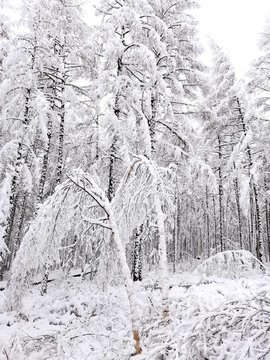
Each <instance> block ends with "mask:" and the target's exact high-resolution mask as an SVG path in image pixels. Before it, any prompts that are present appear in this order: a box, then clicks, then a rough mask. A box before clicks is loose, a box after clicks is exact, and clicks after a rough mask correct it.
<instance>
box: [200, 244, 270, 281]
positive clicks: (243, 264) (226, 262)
mask: <svg viewBox="0 0 270 360" xmlns="http://www.w3.org/2000/svg"><path fill="white" fill-rule="evenodd" d="M254 270H257V271H263V272H266V268H265V267H264V265H263V264H262V263H261V262H260V261H259V260H258V259H257V258H255V257H254V256H253V255H252V254H251V253H250V252H249V251H246V250H237V251H235V250H227V251H223V252H220V253H218V254H216V255H214V256H211V257H210V258H208V259H206V260H205V261H204V262H203V263H202V264H200V265H199V266H197V268H196V269H195V272H194V273H195V274H200V275H202V274H205V275H206V276H212V275H216V276H220V277H227V278H236V277H241V276H243V275H244V274H246V275H248V274H250V273H252V272H254Z"/></svg>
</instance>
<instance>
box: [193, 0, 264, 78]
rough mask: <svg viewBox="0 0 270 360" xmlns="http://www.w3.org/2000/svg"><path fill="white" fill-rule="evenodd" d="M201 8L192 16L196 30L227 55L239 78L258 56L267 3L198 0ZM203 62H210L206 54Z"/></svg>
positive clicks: (245, 0) (234, 0) (238, 0)
mask: <svg viewBox="0 0 270 360" xmlns="http://www.w3.org/2000/svg"><path fill="white" fill-rule="evenodd" d="M200 4H201V8H200V9H199V10H196V11H195V12H194V15H195V16H196V17H197V19H198V20H199V21H200V24H199V30H200V31H201V32H202V34H205V35H208V36H210V37H211V38H212V39H213V40H214V41H215V42H216V43H217V44H218V45H219V46H220V47H223V48H224V49H225V50H227V51H228V52H229V54H230V57H231V61H232V64H233V65H234V67H235V70H236V73H237V75H238V77H242V76H243V75H244V74H245V72H246V71H247V70H248V68H249V64H250V62H252V60H254V58H256V57H258V56H259V51H258V49H257V42H258V38H259V33H260V32H262V29H263V25H264V23H265V20H266V17H267V15H268V13H270V0H200ZM203 42H205V43H206V40H205V39H204V41H203ZM203 58H204V59H205V61H209V60H208V58H207V54H206V55H204V57H203Z"/></svg>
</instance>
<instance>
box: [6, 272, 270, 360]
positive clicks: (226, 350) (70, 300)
mask: <svg viewBox="0 0 270 360" xmlns="http://www.w3.org/2000/svg"><path fill="white" fill-rule="evenodd" d="M158 280H159V279H158V278H157V277H156V276H151V275H149V277H148V278H147V279H144V280H143V281H142V282H141V283H136V284H135V293H136V298H137V307H138V311H139V314H140V319H141V320H140V342H141V348H142V353H141V354H140V355H136V359H137V360H146V359H147V360H148V359H149V360H150V359H156V360H162V359H165V358H166V359H169V360H170V359H181V360H186V359H196V360H200V359H209V360H210V359H220V360H221V359H222V360H223V359H235V360H236V359H237V360H240V359H270V281H269V280H270V278H269V276H268V275H266V274H262V273H260V271H259V270H254V271H252V269H251V270H250V271H249V272H248V274H247V273H244V274H241V273H237V271H235V269H234V271H233V272H232V273H231V274H230V276H228V274H227V275H226V277H221V276H217V275H215V274H213V275H212V276H207V275H206V274H199V273H198V272H197V273H194V272H185V273H184V272H182V273H181V274H174V275H171V276H170V293H169V302H170V319H171V322H170V324H169V326H168V327H167V328H164V326H163V322H162V316H161V314H162V312H161V291H160V287H159V281H158ZM6 295H7V292H6V290H4V291H1V292H0V360H2V359H3V360H4V359H5V360H6V359H9V360H21V359H25V360H28V359H30V360H31V359H33V360H36V359H42V360H45V359H63V360H64V359H76V360H84V359H85V360H86V359H90V360H99V359H102V360H103V359H106V360H109V359H110V360H112V359H115V360H116V359H117V360H118V359H121V360H124V359H132V358H134V357H135V356H134V341H133V339H132V331H131V322H130V310H129V306H128V300H127V295H126V292H125V288H124V286H120V285H118V286H103V287H102V286H99V284H98V283H97V282H95V281H92V282H90V281H89V280H88V279H85V280H81V279H80V278H79V277H70V278H67V279H63V278H62V279H61V278H60V279H59V280H55V281H53V282H50V283H49V285H48V293H47V294H46V295H45V296H40V285H35V286H32V287H31V288H30V290H29V291H28V293H27V295H26V296H25V298H24V301H23V308H22V309H21V312H6V311H5V300H7V301H8V299H6V298H5V297H6ZM268 351H269V353H268Z"/></svg>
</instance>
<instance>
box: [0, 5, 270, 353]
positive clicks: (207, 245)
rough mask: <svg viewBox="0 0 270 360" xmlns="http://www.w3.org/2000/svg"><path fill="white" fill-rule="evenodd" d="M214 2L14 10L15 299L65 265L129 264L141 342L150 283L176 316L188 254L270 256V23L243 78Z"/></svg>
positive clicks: (8, 231)
mask: <svg viewBox="0 0 270 360" xmlns="http://www.w3.org/2000/svg"><path fill="white" fill-rule="evenodd" d="M6 5H7V4H5V1H3V0H2V1H1V6H2V7H3V8H4V7H5V6H6ZM198 5H199V2H197V1H195V0H186V1H178V2H174V1H171V0H166V1H151V0H149V1H147V0H137V1H135V0H134V1H118V0H112V1H108V0H102V1H100V3H99V4H97V5H96V11H97V14H98V15H99V16H100V17H101V18H100V23H99V24H97V25H93V26H91V25H89V24H88V23H87V22H85V20H84V17H83V10H82V7H81V6H80V4H77V3H76V1H73V0H51V1H46V0H36V1H30V0H29V1H24V2H23V3H22V7H21V9H20V19H19V20H18V21H17V22H16V23H12V22H11V20H10V19H9V18H8V17H6V16H4V15H3V14H1V17H0V25H1V43H0V46H1V49H0V50H1V51H0V93H1V98H0V101H1V102H0V148H1V150H0V159H1V160H0V181H1V186H0V193H1V197H0V203H1V206H0V247H1V279H2V280H3V279H4V280H9V281H10V285H9V288H8V293H7V294H8V295H7V304H8V309H9V311H15V310H16V309H19V308H20V307H21V302H22V299H23V294H24V291H25V289H27V288H28V286H29V285H30V284H31V283H33V282H34V281H35V276H37V274H40V273H42V274H43V281H42V289H41V293H42V294H43V295H44V294H46V292H47V282H48V279H49V276H50V275H49V273H50V272H51V271H55V270H58V269H60V268H61V269H62V270H63V272H64V273H65V274H69V273H70V272H71V271H72V270H73V269H77V268H81V269H82V276H83V277H84V276H85V274H86V273H87V274H88V275H89V276H90V278H91V279H93V278H95V277H96V276H97V277H98V276H99V277H101V278H102V279H103V280H104V279H107V278H108V277H113V276H112V274H117V273H118V271H120V273H121V276H122V280H123V283H124V284H125V288H126V291H127V296H128V303H129V306H130V309H131V323H132V332H133V338H134V340H135V349H136V353H137V354H140V352H141V348H140V346H141V345H140V343H139V332H140V331H139V325H138V322H139V315H138V314H137V311H136V301H135V295H134V282H137V281H142V280H143V279H145V278H147V276H148V273H150V272H151V271H153V270H155V269H158V271H159V274H160V275H159V276H160V279H159V282H160V288H161V303H162V306H161V308H162V311H161V313H162V317H163V323H164V326H165V327H167V326H168V324H169V289H170V284H169V274H171V273H177V269H179V267H181V266H182V264H183V263H187V262H192V261H193V259H197V260H200V261H201V262H202V261H203V260H206V259H209V258H210V259H215V260H213V262H215V261H217V262H219V263H220V262H221V263H224V262H225V263H228V262H229V263H230V262H231V260H232V259H233V261H238V262H239V263H240V264H242V265H243V266H246V264H247V263H248V264H251V265H250V266H251V268H252V267H256V264H259V265H258V266H259V268H260V269H265V266H266V264H267V263H269V260H270V205H269V200H270V197H269V196H270V195H269V194H270V193H269V190H270V185H269V176H270V175H269V167H270V158H269V155H270V152H269V146H270V145H269V130H270V129H269V121H270V120H269V90H270V87H269V56H270V55H269V39H270V28H269V21H266V23H265V29H264V32H263V33H262V34H261V37H260V41H259V46H260V49H261V52H262V55H261V56H260V57H259V58H258V59H257V60H255V61H254V62H253V64H252V66H251V67H250V70H249V72H248V75H247V76H246V77H245V78H244V79H242V80H241V81H237V80H236V76H235V71H234V69H233V66H232V64H231V62H230V59H229V56H228V55H227V54H226V53H225V52H224V51H223V50H222V49H221V48H220V47H219V46H218V45H217V44H216V43H214V41H210V43H209V46H210V48H211V52H212V66H211V67H209V66H206V65H204V64H203V63H202V62H201V60H200V55H201V54H202V52H203V47H202V45H201V43H200V40H199V33H198V24H197V21H196V18H195V17H194V15H193V14H192V10H193V9H194V8H196V7H197V6H198ZM52 14H53V16H52ZM220 253H221V255H220ZM116 258H117V259H118V260H117V261H115V259H116ZM235 259H238V260H235ZM239 259H240V260H239ZM203 264H209V262H208V263H207V262H206V263H203ZM252 264H253V265H252ZM205 266H206V265H205ZM207 266H208V265H207ZM202 268H204V267H202ZM130 273H132V278H131V276H130ZM109 274H110V276H109Z"/></svg>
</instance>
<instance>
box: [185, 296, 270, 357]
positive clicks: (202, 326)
mask: <svg viewBox="0 0 270 360" xmlns="http://www.w3.org/2000/svg"><path fill="white" fill-rule="evenodd" d="M182 351H183V353H184V354H183V355H182V356H181V358H180V359H181V360H191V359H194V360H198V359H211V360H214V359H219V360H221V359H222V360H226V359H230V360H241V359H242V360H244V359H245V360H248V359H252V360H254V359H256V360H259V359H269V358H270V297H269V296H268V295H266V294H260V295H258V296H255V297H251V298H249V299H248V300H246V301H233V302H229V303H227V304H225V305H224V306H222V307H220V308H218V309H216V310H214V311H211V312H210V313H207V314H206V315H205V316H204V317H202V318H200V320H199V321H198V322H197V323H196V324H195V325H194V326H193V328H192V329H191V331H190V332H189V334H188V336H187V338H186V341H185V344H184V345H183V346H182Z"/></svg>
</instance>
